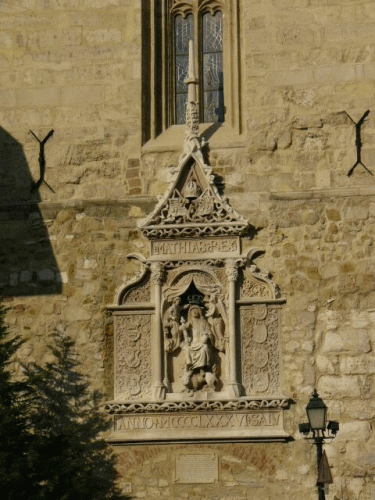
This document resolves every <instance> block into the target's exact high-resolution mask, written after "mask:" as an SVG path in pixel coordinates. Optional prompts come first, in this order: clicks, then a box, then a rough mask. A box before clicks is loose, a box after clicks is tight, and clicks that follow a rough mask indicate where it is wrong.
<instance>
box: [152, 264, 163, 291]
mask: <svg viewBox="0 0 375 500" xmlns="http://www.w3.org/2000/svg"><path fill="white" fill-rule="evenodd" d="M164 278H165V267H164V264H162V263H161V262H153V263H152V264H151V281H152V283H153V285H158V286H161V285H162V284H163V282H164Z"/></svg>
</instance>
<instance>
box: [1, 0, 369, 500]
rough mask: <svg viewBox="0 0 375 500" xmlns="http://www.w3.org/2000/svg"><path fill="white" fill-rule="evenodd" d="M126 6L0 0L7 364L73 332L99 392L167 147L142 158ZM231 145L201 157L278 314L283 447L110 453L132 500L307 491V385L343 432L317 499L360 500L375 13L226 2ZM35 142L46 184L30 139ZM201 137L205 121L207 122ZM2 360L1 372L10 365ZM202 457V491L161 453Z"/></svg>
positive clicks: (332, 6)
mask: <svg viewBox="0 0 375 500" xmlns="http://www.w3.org/2000/svg"><path fill="white" fill-rule="evenodd" d="M141 5H142V3H141V2H140V1H139V0H65V1H62V0H32V1H30V0H3V1H2V2H0V66H1V70H0V89H1V90H0V174H1V180H0V193H1V201H2V203H1V206H0V240H1V245H0V266H1V267H0V286H1V289H2V291H3V293H4V294H5V303H6V305H7V306H8V307H9V308H10V310H9V313H8V321H9V324H10V326H11V329H12V330H13V331H16V332H18V333H20V334H22V335H23V336H24V337H25V338H26V339H27V340H28V342H27V343H26V344H25V345H24V346H23V347H22V349H21V351H20V353H19V358H20V360H26V359H29V360H31V361H33V360H37V361H40V362H44V361H48V360H49V358H48V353H47V350H46V348H45V344H46V338H47V336H48V334H49V333H50V332H51V331H53V330H54V329H55V328H64V329H66V331H67V332H68V333H69V334H70V335H72V336H73V337H74V338H75V339H76V341H77V349H78V351H79V352H80V354H81V356H82V362H83V366H82V370H83V371H85V372H86V373H88V374H89V376H90V377H91V379H92V383H93V385H94V386H95V387H98V388H100V389H101V390H102V391H103V392H104V393H105V395H106V397H108V398H111V397H112V393H111V390H112V370H113V366H112V364H113V359H112V355H111V353H112V349H113V347H112V342H113V337H112V335H113V327H112V324H111V321H110V320H109V319H108V317H107V314H106V310H105V306H106V304H109V303H112V302H113V298H114V294H115V290H116V289H117V288H118V287H119V286H120V285H121V283H122V282H123V281H124V280H125V279H126V278H130V277H132V276H133V275H134V273H136V272H137V271H138V267H137V265H136V264H135V263H134V262H133V261H128V260H127V259H126V255H127V254H128V253H131V252H141V253H144V254H145V255H148V253H149V248H148V242H147V241H146V240H145V239H144V238H143V237H142V236H141V234H140V231H139V230H138V224H139V222H140V220H141V219H142V218H144V217H145V216H146V214H148V213H149V212H150V211H151V209H152V208H153V206H154V205H155V203H156V196H157V195H162V194H163V193H164V191H165V189H166V187H167V185H168V182H169V180H170V178H171V169H173V167H175V166H176V164H177V162H178V158H179V155H180V152H181V148H182V142H183V137H184V128H183V127H173V129H170V130H169V131H168V132H167V133H166V134H164V135H163V136H162V137H158V138H157V139H156V140H153V141H150V143H148V144H146V145H144V147H143V148H141V137H142V121H141V106H142V96H141V88H142V86H141V78H142V75H141V68H142V64H141V63H142V61H141V42H142V37H141ZM240 9H241V11H240V12H241V30H242V31H241V33H242V34H241V36H242V44H241V47H242V51H241V57H240V61H241V68H242V82H241V84H242V85H241V89H242V93H241V98H242V107H241V110H242V121H243V134H242V135H241V136H238V135H237V134H236V133H235V131H233V130H231V129H230V126H229V124H225V125H224V126H222V127H221V128H219V130H218V131H217V132H216V133H215V134H214V135H213V136H212V137H211V138H210V139H209V146H208V150H207V156H208V161H209V163H210V164H211V165H212V167H213V171H214V173H216V174H217V175H218V176H221V178H222V181H223V183H224V184H225V194H226V195H228V196H229V198H230V203H231V205H232V206H233V207H234V208H235V209H236V210H238V211H239V212H240V213H241V214H243V215H244V216H246V217H247V218H248V220H249V221H250V223H251V224H252V225H253V226H254V237H253V239H252V240H250V239H247V240H245V242H244V247H245V250H246V249H248V248H250V247H253V246H254V247H258V248H260V249H264V250H265V253H264V254H263V255H261V256H259V257H258V258H257V259H256V264H257V265H258V267H259V268H260V269H261V270H262V271H270V272H271V273H272V275H273V279H274V281H275V282H276V283H278V285H279V286H280V289H281V292H282V294H283V296H285V297H286V299H287V303H286V305H285V306H284V307H283V310H282V315H281V321H282V325H281V330H280V343H281V359H282V369H281V379H282V392H283V393H284V394H285V395H286V396H288V397H291V398H292V399H293V400H294V402H295V403H296V404H295V405H292V406H291V408H290V409H289V410H287V411H286V412H285V414H286V415H285V419H286V424H285V427H286V430H287V431H288V432H289V433H290V434H291V435H292V436H293V437H294V438H295V441H292V442H290V443H287V444H234V443H232V444H222V445H210V446H203V445H190V446H189V445H175V446H165V447H164V446H146V445H145V446H138V447H126V448H121V447H119V448H116V453H117V454H118V462H119V472H120V482H121V484H122V485H123V488H124V491H127V494H128V495H129V496H131V497H133V498H147V499H149V498H167V499H172V498H189V499H195V500H197V499H198V498H199V499H203V498H210V499H217V500H219V499H220V500H221V499H226V500H230V499H237V500H242V499H245V498H250V497H256V498H259V499H261V500H263V499H264V500H266V499H267V500H268V499H271V498H275V497H276V496H277V497H279V498H281V499H285V500H287V499H288V500H290V499H293V498H295V499H297V498H298V499H300V498H304V499H310V498H311V499H315V498H316V494H317V493H316V487H315V482H316V468H315V467H316V466H315V449H314V448H313V447H312V446H310V445H309V444H308V443H306V442H304V441H303V440H302V438H301V436H300V435H299V434H298V431H297V428H298V425H297V424H298V423H299V422H302V421H305V420H306V416H305V406H306V403H307V401H308V399H309V396H310V394H311V392H312V390H313V388H314V386H317V388H318V390H319V391H320V393H321V395H322V396H323V398H324V400H325V402H326V404H327V406H328V408H329V418H330V419H335V420H339V421H340V423H341V424H342V434H341V435H340V434H339V437H338V438H337V439H336V440H334V441H333V442H332V444H330V445H329V446H327V454H328V457H329V460H330V464H331V465H332V466H333V468H332V474H333V477H334V484H333V485H331V486H330V490H329V493H328V494H327V498H328V500H334V498H337V499H340V500H341V499H343V500H344V499H347V498H350V499H355V500H357V499H358V500H373V498H374V495H375V486H374V481H375V468H374V463H375V457H374V433H373V422H374V419H375V403H374V398H375V361H374V359H375V354H374V351H375V285H374V282H375V271H374V269H375V259H374V250H373V246H374V234H375V201H374V194H375V177H372V176H371V175H370V174H368V173H367V172H366V171H365V169H364V168H363V167H362V166H360V165H359V166H357V167H356V169H355V171H354V173H353V175H352V176H351V177H348V176H347V173H348V171H349V169H350V168H351V167H352V166H353V164H354V163H355V161H356V151H355V130H354V125H353V123H352V121H351V120H350V118H349V117H348V116H347V114H346V112H347V113H348V114H349V115H350V117H352V119H353V120H354V121H358V120H359V119H360V118H361V116H362V115H363V113H364V112H365V111H366V110H367V109H370V114H369V116H368V118H367V120H366V122H365V123H364V124H363V126H362V143H363V149H362V160H363V162H364V163H365V164H366V166H367V167H368V168H369V169H370V170H371V171H373V172H374V173H375V162H374V151H375V146H374V144H375V106H374V95H375V83H374V75H375V50H374V43H373V33H374V27H375V5H374V2H373V1H366V0H336V1H335V0H332V1H328V0H266V1H260V0H242V1H240ZM52 128H53V129H54V130H55V133H54V135H53V137H52V138H51V139H50V140H49V141H48V142H47V144H46V146H45V154H46V175H45V180H46V181H47V182H48V184H49V185H50V186H51V188H52V189H53V191H54V192H53V191H52V190H51V189H49V187H48V186H47V185H46V184H42V185H41V187H40V189H39V190H38V191H37V192H33V193H30V187H31V182H32V180H34V181H35V180H37V179H38V176H39V167H38V144H37V142H36V141H35V139H34V138H33V137H32V136H31V135H30V133H29V132H28V131H29V129H31V130H33V131H34V132H35V133H36V134H37V135H38V137H40V138H43V137H44V136H45V135H46V134H47V133H48V131H49V130H50V129H52ZM206 128H207V127H206ZM16 366H17V365H16ZM206 452H207V453H212V452H214V453H216V454H217V455H218V457H219V481H218V483H216V484H214V485H180V484H176V483H175V481H174V467H175V459H176V457H177V456H178V454H179V453H206Z"/></svg>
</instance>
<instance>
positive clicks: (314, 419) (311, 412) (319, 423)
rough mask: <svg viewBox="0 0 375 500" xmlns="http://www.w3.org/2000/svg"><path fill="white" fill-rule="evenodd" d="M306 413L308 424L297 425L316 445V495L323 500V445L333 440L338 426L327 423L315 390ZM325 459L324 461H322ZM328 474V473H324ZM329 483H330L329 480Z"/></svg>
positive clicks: (324, 463)
mask: <svg viewBox="0 0 375 500" xmlns="http://www.w3.org/2000/svg"><path fill="white" fill-rule="evenodd" d="M306 413H307V418H308V420H309V421H308V423H303V424H299V431H300V433H301V434H303V435H304V437H305V439H310V440H312V441H313V442H314V444H315V445H316V458H317V465H318V480H317V483H316V484H317V487H318V495H319V500H325V493H324V484H325V482H328V481H327V480H326V479H325V478H324V477H322V476H323V475H324V471H323V468H324V466H325V465H326V464H327V460H326V458H325V456H324V457H323V443H325V442H326V440H327V439H330V440H332V439H334V437H335V436H336V434H337V432H338V430H339V424H338V422H335V421H333V420H332V421H329V422H328V425H327V424H326V422H327V407H326V405H325V404H324V402H323V400H322V399H321V398H320V397H319V395H318V393H317V392H316V389H314V393H313V395H312V396H311V399H310V401H309V402H308V404H307V406H306ZM323 459H325V461H324V460H323ZM326 472H327V473H329V476H330V471H329V469H328V471H326ZM329 482H332V480H330V481H329Z"/></svg>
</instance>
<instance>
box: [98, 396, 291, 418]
mask: <svg viewBox="0 0 375 500" xmlns="http://www.w3.org/2000/svg"><path fill="white" fill-rule="evenodd" d="M289 404H290V401H289V400H288V399H286V398H280V399H272V398H271V399H248V398H241V399H239V400H233V401H181V402H173V401H170V402H163V403H160V402H155V403H149V402H139V403H117V402H115V401H114V402H111V403H107V404H106V407H105V409H106V411H107V412H108V413H109V414H111V415H116V414H126V413H154V412H155V413H178V412H186V411H194V412H200V411H202V412H206V411H210V412H215V411H218V412H221V411H237V410H262V409H264V410H267V409H270V408H275V409H276V408H287V407H288V406H289Z"/></svg>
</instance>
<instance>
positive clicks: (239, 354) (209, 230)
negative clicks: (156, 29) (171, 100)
mask: <svg viewBox="0 0 375 500" xmlns="http://www.w3.org/2000/svg"><path fill="white" fill-rule="evenodd" d="M190 48H191V49H192V45H191V44H190ZM192 61H194V58H193V57H190V63H189V68H190V69H189V78H188V80H187V84H188V86H189V93H188V107H187V134H186V140H185V144H184V147H183V153H182V155H181V157H180V160H179V164H178V166H177V169H176V172H175V174H174V177H173V180H172V182H171V185H170V187H169V189H168V190H167V191H166V193H165V195H164V196H163V197H162V198H161V199H160V200H159V202H158V204H157V205H156V207H155V209H154V210H153V211H152V212H151V213H150V214H149V216H148V217H147V218H146V219H145V221H144V222H143V224H142V226H141V229H142V231H143V234H144V235H145V236H146V237H147V238H148V239H149V240H150V243H151V244H150V256H149V258H146V257H144V256H143V255H140V254H139V253H133V254H130V255H129V256H128V257H129V258H132V259H136V260H138V261H139V263H140V265H141V269H142V270H141V273H140V274H139V275H138V276H137V277H136V278H135V279H134V280H133V281H132V282H130V283H128V285H127V286H125V287H124V288H123V289H122V290H119V291H118V293H117V295H116V297H117V299H116V300H117V301H116V303H115V304H114V305H113V306H110V309H112V310H113V311H114V313H113V314H114V316H115V325H114V326H115V384H114V385H115V395H114V397H115V400H114V401H113V402H112V403H110V404H108V405H107V410H108V411H109V413H110V414H112V415H113V416H114V434H115V439H116V440H117V439H124V440H125V441H133V440H134V441H137V440H147V441H148V440H159V439H161V440H168V439H169V440H186V439H193V440H194V439H195V440H210V439H231V438H234V439H239V438H240V439H242V438H244V439H250V440H257V439H264V440H284V439H286V437H287V435H286V433H285V431H284V430H283V409H284V408H285V405H286V401H287V400H286V398H285V397H283V396H281V395H280V393H279V391H280V382H279V378H280V377H279V351H278V311H279V307H280V304H281V302H283V300H282V299H281V298H280V297H279V292H278V289H277V287H276V286H275V284H274V283H273V281H272V279H271V277H270V275H268V274H262V273H261V272H260V271H259V270H258V269H257V268H256V266H255V265H254V264H253V263H252V255H254V252H255V253H256V252H257V251H258V249H250V251H248V253H247V255H243V254H242V253H241V236H243V235H244V234H245V232H246V231H247V230H248V228H249V223H248V222H247V221H246V220H245V219H244V217H243V216H241V215H240V214H238V213H237V212H236V211H235V210H234V209H232V208H231V207H230V205H229V203H228V200H227V199H225V198H223V197H222V196H221V194H220V193H219V190H218V188H217V186H216V185H215V182H214V179H215V178H214V175H212V170H211V167H210V166H208V165H206V164H205V163H204V157H203V153H202V151H201V144H200V141H199V137H198V135H199V123H198V122H197V116H198V115H197V114H196V113H195V112H193V111H194V109H195V108H196V107H197V103H196V102H195V101H194V99H195V98H194V96H195V95H197V94H196V92H195V90H194V88H193V86H194V85H196V79H195V77H194V71H193V69H194V68H193V66H194V65H193V62H192ZM171 412H172V413H173V412H175V413H177V415H173V414H170V413H171ZM138 413H142V415H141V416H139V415H137V414H138ZM167 429H168V433H167V434H168V436H166V433H165V432H164V431H165V430H167ZM208 431H209V432H208ZM119 436H120V437H119Z"/></svg>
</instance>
